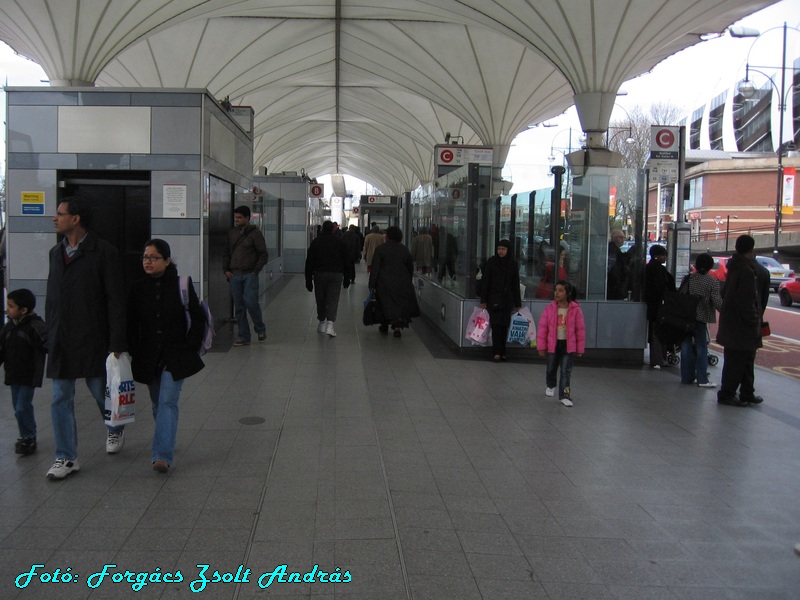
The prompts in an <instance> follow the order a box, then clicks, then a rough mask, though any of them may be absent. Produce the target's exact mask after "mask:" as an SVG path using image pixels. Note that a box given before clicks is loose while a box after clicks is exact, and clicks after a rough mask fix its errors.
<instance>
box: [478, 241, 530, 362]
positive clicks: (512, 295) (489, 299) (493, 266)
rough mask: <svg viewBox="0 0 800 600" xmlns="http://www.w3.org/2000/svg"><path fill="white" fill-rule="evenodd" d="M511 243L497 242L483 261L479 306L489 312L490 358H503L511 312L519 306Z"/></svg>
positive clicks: (516, 268) (497, 360) (516, 276)
mask: <svg viewBox="0 0 800 600" xmlns="http://www.w3.org/2000/svg"><path fill="white" fill-rule="evenodd" d="M510 250H511V242H509V241H508V240H500V241H499V242H497V250H496V252H497V254H495V255H494V256H492V257H491V258H489V260H487V261H486V266H485V267H484V268H483V277H482V278H481V304H480V307H481V308H485V309H486V310H487V311H488V312H489V321H490V323H491V325H492V360H494V361H495V362H499V361H501V360H506V338H507V337H508V327H509V325H511V311H512V310H519V309H520V308H522V298H521V297H520V296H521V295H520V293H519V292H520V290H519V265H518V264H517V261H515V260H514V259H513V258H511V255H510V254H509V251H510Z"/></svg>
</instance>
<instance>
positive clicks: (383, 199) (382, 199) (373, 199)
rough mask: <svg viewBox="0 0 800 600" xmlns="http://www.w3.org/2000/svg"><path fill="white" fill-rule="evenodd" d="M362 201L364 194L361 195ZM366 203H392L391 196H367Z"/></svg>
mask: <svg viewBox="0 0 800 600" xmlns="http://www.w3.org/2000/svg"><path fill="white" fill-rule="evenodd" d="M361 198H362V200H361V201H362V202H363V201H364V200H363V198H364V196H362V197H361ZM367 203H368V204H391V203H392V196H367Z"/></svg>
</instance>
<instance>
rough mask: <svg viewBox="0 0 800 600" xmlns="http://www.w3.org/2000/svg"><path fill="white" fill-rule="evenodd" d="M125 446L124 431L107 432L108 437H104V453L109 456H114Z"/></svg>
mask: <svg viewBox="0 0 800 600" xmlns="http://www.w3.org/2000/svg"><path fill="white" fill-rule="evenodd" d="M124 445H125V430H124V429H123V430H122V431H118V432H116V433H114V432H113V431H109V432H108V436H107V437H106V452H108V453H109V454H116V453H117V452H119V451H120V450H122V447H123V446H124Z"/></svg>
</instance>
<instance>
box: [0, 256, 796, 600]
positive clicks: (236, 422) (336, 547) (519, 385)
mask: <svg viewBox="0 0 800 600" xmlns="http://www.w3.org/2000/svg"><path fill="white" fill-rule="evenodd" d="M366 281H367V276H366V273H365V271H364V266H363V264H362V265H360V269H359V270H358V275H357V280H356V283H355V284H354V285H353V286H351V287H350V289H348V290H344V291H343V293H342V298H341V302H340V310H339V318H338V320H337V322H336V331H337V334H338V335H337V336H336V337H335V338H329V337H328V336H325V335H322V334H319V333H317V331H316V326H317V321H316V318H315V314H314V299H313V294H309V293H308V292H307V291H306V290H305V287H304V281H303V277H302V276H300V275H294V276H285V277H284V278H283V280H282V282H280V284H279V285H275V286H273V288H270V290H269V291H268V293H267V298H266V301H265V306H264V314H265V317H266V322H267V327H268V330H267V340H266V342H263V343H258V342H254V343H253V344H251V345H250V346H245V347H240V348H228V344H226V343H225V341H226V340H225V336H220V338H218V342H219V344H220V345H219V347H218V348H217V351H214V352H212V353H209V354H207V355H206V356H205V362H206V368H205V369H204V370H203V371H202V372H201V373H199V374H198V375H196V376H195V377H192V378H190V379H189V380H187V382H186V384H185V386H184V389H183V394H182V397H181V405H180V409H181V414H180V423H179V432H178V446H177V453H176V459H175V464H174V465H173V468H172V470H171V472H170V473H169V474H166V475H163V474H158V473H155V472H154V471H153V470H152V467H151V464H150V441H151V436H152V432H153V424H152V419H151V415H150V407H149V396H148V394H147V391H146V389H142V390H141V391H139V396H138V402H139V417H138V418H137V422H136V423H135V424H133V425H130V426H128V428H127V429H126V435H125V439H126V441H125V447H124V449H123V450H122V452H121V453H119V454H117V455H108V454H106V452H105V428H104V427H103V425H102V423H101V421H100V418H99V415H98V414H97V410H96V407H95V406H94V402H93V401H92V400H91V398H90V396H89V394H88V390H86V388H85V386H84V385H83V384H82V382H79V385H78V397H77V398H76V410H77V417H78V428H79V430H78V438H79V457H78V458H79V461H80V466H81V470H80V472H79V473H76V474H74V475H71V476H70V477H68V478H67V479H65V480H63V481H55V482H54V481H49V480H47V479H46V478H45V474H46V472H47V470H48V468H49V467H50V465H51V464H52V462H53V438H52V428H51V425H50V414H49V403H50V398H51V390H50V384H49V382H45V386H44V388H43V389H41V390H37V393H36V397H35V406H36V409H37V413H36V414H37V420H38V424H39V436H38V439H39V450H38V452H37V453H35V454H34V455H32V456H28V457H18V456H16V455H15V454H14V440H15V439H16V437H17V427H16V421H15V419H14V416H13V412H12V409H11V406H10V390H9V388H8V387H7V386H3V387H2V388H0V397H1V399H0V405H2V406H3V409H2V411H0V413H1V414H0V598H4V599H8V598H15V599H16V598H21V599H31V600H41V599H50V598H53V599H59V600H64V599H73V598H92V599H101V600H104V599H118V598H126V599H129V598H145V599H147V598H163V599H173V598H211V599H250V598H265V597H273V596H275V597H280V598H298V599H299V598H307V599H313V600H333V599H342V600H344V599H346V600H377V599H380V600H409V599H413V600H450V599H455V600H479V599H482V600H498V599H509V600H520V599H533V600H538V599H549V600H555V599H569V600H574V599H578V598H584V599H591V600H594V599H601V600H605V599H616V600H647V599H659V600H665V599H681V600H689V599H698V600H699V599H704V600H706V599H709V598H714V599H728V600H732V599H753V600H756V599H758V600H778V599H785V600H788V599H796V598H798V597H800V557H798V556H796V555H795V554H794V550H793V548H794V545H795V544H796V543H797V542H800V476H798V474H800V393H798V384H797V380H795V379H791V378H788V377H781V376H779V375H776V374H773V373H770V372H768V371H766V370H761V369H759V370H758V371H757V373H756V388H757V392H758V393H759V394H760V395H762V396H763V397H764V398H765V402H764V404H763V405H761V406H759V407H753V408H735V407H730V406H719V405H718V404H717V403H716V394H715V391H714V390H706V389H701V388H697V387H694V386H682V385H680V383H679V376H678V373H677V370H676V369H665V370H662V371H653V370H650V369H649V368H647V367H645V366H644V365H642V367H641V368H627V369H619V368H614V366H613V365H609V366H608V367H605V368H601V367H593V366H586V365H582V364H581V362H580V359H578V360H577V361H576V364H575V367H574V370H573V381H572V383H573V385H572V390H573V398H574V402H575V405H574V406H573V407H571V408H567V407H564V406H562V405H561V404H560V403H559V401H558V399H557V398H548V397H545V395H544V388H545V384H544V363H543V361H541V360H530V361H516V362H515V361H511V362H508V363H500V364H495V363H493V362H491V361H490V360H488V358H489V357H488V354H489V351H488V350H487V355H486V359H485V360H484V359H481V360H475V359H467V358H464V357H462V356H460V355H459V353H458V352H454V351H453V350H452V349H450V348H449V347H448V346H447V344H445V343H444V342H443V341H442V340H441V339H440V338H439V336H438V335H437V334H436V333H435V332H434V329H433V328H432V327H431V326H430V324H428V323H426V322H425V321H424V320H417V321H415V322H414V323H413V324H412V326H411V328H410V329H406V330H404V331H403V336H402V338H400V339H397V338H394V337H392V336H391V335H388V336H386V335H381V334H380V333H379V332H378V330H377V328H375V327H364V326H363V325H362V324H361V310H362V302H363V300H364V298H365V297H366V295H367V288H366ZM719 374H720V373H719V367H715V368H712V379H713V380H716V381H718V380H719ZM34 565H40V566H34ZM110 565H113V566H110ZM198 565H208V567H207V570H204V569H206V567H204V566H198ZM283 565H285V569H284V568H283V567H282V566H283ZM56 570H58V572H57V573H56ZM31 571H33V572H34V575H33V576H30V577H29V576H27V575H25V574H27V573H30V572H31ZM126 571H127V572H129V573H128V574H126ZM214 571H218V572H219V573H218V575H217V577H216V578H217V579H219V581H218V582H215V581H214V579H215V577H214ZM284 572H285V575H283V573H284ZM323 572H324V573H325V574H324V575H323V574H322V573H323ZM201 573H202V576H201ZM293 573H294V574H297V576H296V577H295V579H299V581H288V580H287V579H288V578H289V576H290V575H291V574H293ZM270 574H272V575H270ZM331 574H334V575H335V576H332V575H331ZM336 577H339V578H341V581H340V582H331V581H330V579H332V578H333V579H335V578H336ZM137 579H138V580H139V582H140V584H141V580H142V579H145V580H146V584H145V585H143V586H140V587H141V589H139V591H135V590H136V588H137V586H138V584H136V581H137ZM281 579H283V581H281ZM53 580H55V581H53ZM167 580H169V582H165V581H167ZM18 584H19V585H18ZM22 584H27V585H25V586H24V587H21V585H22ZM267 584H268V585H267Z"/></svg>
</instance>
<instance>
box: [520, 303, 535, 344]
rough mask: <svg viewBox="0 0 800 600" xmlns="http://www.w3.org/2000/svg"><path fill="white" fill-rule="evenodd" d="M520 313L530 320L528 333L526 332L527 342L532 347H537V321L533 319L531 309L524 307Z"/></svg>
mask: <svg viewBox="0 0 800 600" xmlns="http://www.w3.org/2000/svg"><path fill="white" fill-rule="evenodd" d="M519 314H520V315H521V316H523V317H525V318H526V319H527V320H528V333H526V334H525V343H526V344H527V345H528V346H530V347H531V348H536V321H535V320H534V319H533V315H532V314H531V311H530V309H528V308H526V307H524V306H523V307H522V308H520V309H519Z"/></svg>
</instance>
